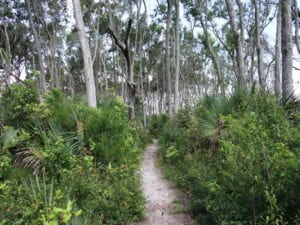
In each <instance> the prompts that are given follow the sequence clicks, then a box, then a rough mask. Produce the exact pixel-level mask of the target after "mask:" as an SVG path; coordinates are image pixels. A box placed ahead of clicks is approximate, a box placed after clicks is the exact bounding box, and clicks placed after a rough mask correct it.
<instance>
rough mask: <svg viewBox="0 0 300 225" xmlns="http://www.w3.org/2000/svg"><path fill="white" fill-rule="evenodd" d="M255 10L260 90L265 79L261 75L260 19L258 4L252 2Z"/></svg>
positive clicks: (263, 86)
mask: <svg viewBox="0 0 300 225" xmlns="http://www.w3.org/2000/svg"><path fill="white" fill-rule="evenodd" d="M253 4H254V9H255V43H256V54H257V70H258V79H259V84H260V86H261V88H265V78H264V75H263V52H262V46H261V41H260V31H261V28H260V27H261V19H260V2H259V1H258V0H253Z"/></svg>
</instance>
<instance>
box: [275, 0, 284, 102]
mask: <svg viewBox="0 0 300 225" xmlns="http://www.w3.org/2000/svg"><path fill="white" fill-rule="evenodd" d="M281 76H282V56H281V4H278V14H277V27H276V44H275V77H274V91H275V95H276V96H277V97H279V96H280V95H281V87H280V86H281V85H280V84H281V82H280V80H281Z"/></svg>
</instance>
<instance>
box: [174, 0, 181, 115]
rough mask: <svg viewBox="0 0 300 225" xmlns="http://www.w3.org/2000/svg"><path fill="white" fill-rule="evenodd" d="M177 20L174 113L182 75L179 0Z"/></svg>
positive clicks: (176, 108)
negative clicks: (180, 75)
mask: <svg viewBox="0 0 300 225" xmlns="http://www.w3.org/2000/svg"><path fill="white" fill-rule="evenodd" d="M175 8H176V18H175V27H176V30H175V32H176V33H175V42H176V43H175V50H176V63H175V83H174V112H177V111H178V109H179V74H180V24H179V23H180V12H179V10H180V7H179V0H175Z"/></svg>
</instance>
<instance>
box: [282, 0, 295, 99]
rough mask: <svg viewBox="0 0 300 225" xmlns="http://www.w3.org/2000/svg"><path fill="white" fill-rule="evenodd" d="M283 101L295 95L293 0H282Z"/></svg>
mask: <svg viewBox="0 0 300 225" xmlns="http://www.w3.org/2000/svg"><path fill="white" fill-rule="evenodd" d="M281 21H282V27H281V53H282V100H283V101H286V100H288V98H289V97H290V96H291V95H293V79H292V68H293V59H292V56H293V43H292V17H291V0H281Z"/></svg>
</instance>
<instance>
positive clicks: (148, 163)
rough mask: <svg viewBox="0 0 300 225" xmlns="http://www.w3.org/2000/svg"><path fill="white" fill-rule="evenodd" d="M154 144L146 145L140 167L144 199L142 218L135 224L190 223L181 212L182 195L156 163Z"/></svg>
mask: <svg viewBox="0 0 300 225" xmlns="http://www.w3.org/2000/svg"><path fill="white" fill-rule="evenodd" d="M157 150H158V146H157V145H156V144H150V145H148V146H147V148H146V149H145V152H144V156H143V162H142V167H141V186H142V190H143V193H144V196H145V199H146V215H145V218H144V220H142V221H141V222H139V223H136V224H135V225H192V220H191V218H190V217H189V215H187V214H185V213H183V212H184V211H185V210H184V208H185V207H184V204H183V202H184V199H185V198H184V197H183V195H182V194H180V193H179V192H178V190H175V189H174V187H172V186H171V184H170V183H169V182H167V181H166V179H165V178H164V177H163V174H162V172H161V170H160V169H159V168H158V167H157V166H156V163H157V160H158V158H157Z"/></svg>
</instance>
